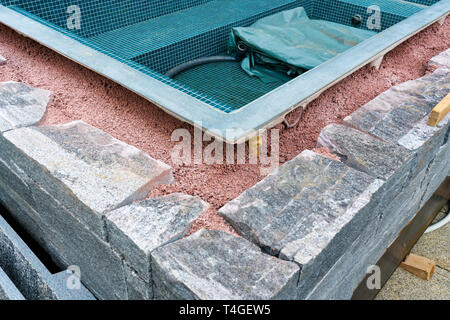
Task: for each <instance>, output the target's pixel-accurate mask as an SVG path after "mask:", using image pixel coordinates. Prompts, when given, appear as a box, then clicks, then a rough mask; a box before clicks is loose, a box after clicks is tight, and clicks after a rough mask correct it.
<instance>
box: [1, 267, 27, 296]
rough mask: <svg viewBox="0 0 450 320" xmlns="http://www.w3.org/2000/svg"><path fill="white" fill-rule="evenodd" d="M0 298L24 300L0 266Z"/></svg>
mask: <svg viewBox="0 0 450 320" xmlns="http://www.w3.org/2000/svg"><path fill="white" fill-rule="evenodd" d="M0 300H25V298H24V296H23V295H22V294H21V293H20V291H19V289H17V288H16V286H15V285H14V283H12V281H11V279H9V277H8V275H7V274H6V273H5V272H4V271H3V269H2V268H1V267H0Z"/></svg>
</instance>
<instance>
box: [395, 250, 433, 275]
mask: <svg viewBox="0 0 450 320" xmlns="http://www.w3.org/2000/svg"><path fill="white" fill-rule="evenodd" d="M400 267H402V268H403V269H405V270H406V271H409V272H411V273H412V274H414V275H416V276H418V277H420V278H422V279H424V280H430V279H431V277H432V276H433V273H434V269H435V267H436V262H434V261H433V260H430V259H427V258H425V257H421V256H418V255H416V254H412V253H411V254H410V255H409V256H408V257H407V258H406V259H405V261H404V262H402V263H401V264H400Z"/></svg>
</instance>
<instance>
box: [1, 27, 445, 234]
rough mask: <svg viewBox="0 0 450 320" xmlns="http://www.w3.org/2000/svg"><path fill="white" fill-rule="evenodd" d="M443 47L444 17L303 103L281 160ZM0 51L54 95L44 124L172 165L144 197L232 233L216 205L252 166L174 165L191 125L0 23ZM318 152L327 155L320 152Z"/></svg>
mask: <svg viewBox="0 0 450 320" xmlns="http://www.w3.org/2000/svg"><path fill="white" fill-rule="evenodd" d="M449 46H450V19H447V20H446V22H445V24H444V25H443V26H439V25H438V24H435V25H433V26H431V27H429V28H428V29H426V30H424V31H423V32H421V33H420V34H418V35H416V36H415V37H413V38H411V39H410V40H408V41H406V42H405V43H403V44H402V45H400V46H399V47H397V48H396V49H395V50H394V51H392V52H390V53H389V54H387V55H386V57H385V60H384V62H383V64H382V66H381V69H380V70H379V71H377V70H374V69H370V68H369V67H367V66H366V67H364V68H362V69H361V70H359V71H357V72H355V73H354V74H353V75H351V76H349V77H348V78H346V79H345V80H343V81H342V82H340V83H339V84H337V85H335V86H334V87H332V88H331V89H329V90H327V91H326V92H325V93H323V94H322V95H321V96H320V97H319V98H318V99H317V100H316V101H314V102H313V103H312V104H311V105H310V106H309V108H308V110H307V111H306V112H305V113H304V117H303V119H302V120H301V122H300V123H299V125H298V126H297V127H296V128H294V129H291V130H288V131H283V130H282V131H281V132H280V163H284V162H286V161H288V160H290V159H292V158H294V157H295V156H296V155H298V154H299V153H300V152H301V151H303V150H305V149H313V148H314V147H315V146H316V142H317V138H318V135H319V133H320V131H321V130H322V128H323V127H325V126H326V125H328V124H330V123H339V122H341V121H342V119H344V118H345V117H346V116H348V115H349V114H351V113H352V112H353V111H355V110H356V109H358V108H359V107H360V106H362V105H363V104H365V103H367V102H368V101H370V100H372V99H373V98H375V97H376V96H377V95H379V94H380V93H382V92H383V91H385V90H387V89H388V88H390V87H391V86H393V85H396V84H399V83H401V82H404V81H407V80H411V79H415V78H418V77H421V76H423V75H424V74H425V71H426V66H427V62H428V61H429V59H431V58H432V57H433V56H435V55H437V54H439V53H440V52H442V51H444V50H446V49H447V48H448V47H449ZM0 53H1V54H2V55H3V56H4V57H5V58H7V59H8V63H7V64H6V65H5V66H2V67H0V81H8V80H14V81H21V82H25V83H27V84H30V85H32V86H36V87H40V88H44V89H47V90H51V91H53V92H54V94H55V99H54V101H53V103H52V105H51V106H50V107H49V108H48V113H47V115H46V118H45V119H44V123H43V124H44V125H50V124H60V123H66V122H69V121H73V120H78V119H82V120H84V121H85V122H87V123H89V124H91V125H93V126H95V127H97V128H100V129H102V130H104V131H106V132H108V133H109V134H111V135H112V136H114V137H116V138H117V139H120V140H122V141H124V142H126V143H128V144H131V145H133V146H136V147H137V148H139V149H141V150H143V151H145V152H147V153H148V154H149V155H150V156H152V157H154V158H156V159H159V160H162V161H164V162H166V163H168V164H170V165H172V166H173V171H174V175H175V179H176V183H175V184H174V185H171V186H160V187H158V188H157V189H155V190H154V191H152V192H151V194H150V196H157V195H162V194H167V193H172V192H184V193H187V194H191V195H197V196H199V197H201V198H202V199H203V200H205V201H207V202H209V203H210V204H211V205H212V209H211V210H209V211H208V212H206V213H205V214H204V215H203V216H202V217H201V218H200V219H199V220H198V221H197V222H196V223H195V225H194V228H193V230H192V231H194V230H197V229H199V228H201V227H207V228H211V229H222V230H224V231H228V232H233V229H232V228H231V227H230V226H229V225H228V224H227V223H226V222H225V221H223V219H222V218H220V217H219V216H218V215H217V213H216V210H217V209H218V208H220V207H221V206H223V205H224V204H225V203H227V202H228V201H230V200H231V199H233V198H235V197H237V196H238V195H239V194H240V193H242V192H243V191H244V190H246V189H248V188H250V187H251V186H253V185H254V184H256V183H257V182H258V181H260V180H261V179H262V178H263V176H261V175H260V170H259V167H258V166H256V165H213V166H208V165H190V166H178V165H174V164H173V163H172V161H171V158H170V154H171V150H172V148H173V147H174V145H175V143H174V142H171V139H170V138H171V133H172V132H173V130H175V129H178V128H187V129H188V130H189V131H190V132H191V134H192V133H193V129H192V127H191V126H190V125H187V124H185V123H182V122H180V121H178V120H176V119H175V118H173V117H171V116H169V115H167V114H166V113H164V112H163V111H161V110H160V109H159V108H157V107H156V106H154V105H153V104H151V103H150V102H148V101H146V100H145V99H143V98H141V97H139V96H137V95H136V94H134V93H132V92H130V91H128V90H127V89H124V88H123V87H121V86H120V85H118V84H115V83H114V82H112V81H110V80H108V79H105V78H104V77H102V76H99V75H97V74H96V73H94V72H92V71H89V70H88V69H86V68H84V67H82V66H80V65H78V64H76V63H74V62H72V61H70V60H68V59H66V58H64V57H62V56H60V55H58V54H56V53H54V52H53V51H51V50H49V49H47V48H45V47H43V46H41V45H39V44H38V43H36V42H34V41H32V40H30V39H27V38H25V37H22V36H20V35H18V34H17V33H15V32H13V31H12V30H10V29H8V28H6V27H4V26H2V25H0ZM279 128H281V126H280V127H279ZM318 151H319V152H321V153H324V154H327V152H326V150H325V151H324V150H318Z"/></svg>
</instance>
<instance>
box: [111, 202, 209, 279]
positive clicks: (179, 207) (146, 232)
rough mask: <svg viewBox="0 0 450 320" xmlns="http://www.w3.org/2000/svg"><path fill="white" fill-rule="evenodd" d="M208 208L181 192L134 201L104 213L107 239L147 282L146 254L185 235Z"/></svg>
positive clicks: (206, 205) (148, 255)
mask: <svg viewBox="0 0 450 320" xmlns="http://www.w3.org/2000/svg"><path fill="white" fill-rule="evenodd" d="M208 207H209V205H208V204H207V203H205V202H204V201H202V200H201V199H200V198H198V197H192V196H189V195H185V194H181V193H176V194H171V195H168V196H163V197H159V198H154V199H147V200H143V201H138V202H134V203H132V204H130V205H127V206H123V207H121V208H119V209H116V210H113V211H111V212H109V213H108V214H106V228H107V230H108V238H109V242H110V243H111V245H112V246H113V247H114V248H116V249H117V250H118V252H120V254H121V255H123V256H124V258H125V259H126V260H127V261H129V263H130V265H131V266H132V267H133V268H134V269H135V270H136V271H137V273H138V274H139V275H140V276H141V277H142V278H143V279H144V280H145V281H151V275H150V253H151V252H152V251H153V250H155V249H156V248H158V247H160V246H162V245H164V244H167V243H169V242H172V241H174V240H178V239H180V238H182V237H183V236H184V235H186V233H187V232H188V231H189V230H190V228H191V226H192V223H193V222H194V221H195V220H196V219H197V218H198V217H199V216H200V215H201V214H202V213H203V212H205V211H206V209H207V208H208Z"/></svg>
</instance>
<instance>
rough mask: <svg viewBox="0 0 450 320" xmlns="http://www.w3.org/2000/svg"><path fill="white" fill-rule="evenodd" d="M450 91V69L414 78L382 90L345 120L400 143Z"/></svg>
mask: <svg viewBox="0 0 450 320" xmlns="http://www.w3.org/2000/svg"><path fill="white" fill-rule="evenodd" d="M449 92H450V69H438V70H437V71H435V72H434V73H433V74H430V75H427V76H425V77H423V78H420V79H416V80H411V81H408V82H405V83H402V84H400V85H397V86H395V87H392V88H391V89H389V90H387V91H385V92H384V93H382V94H380V95H379V96H378V97H376V98H375V99H373V100H372V101H370V102H369V103H367V104H366V105H364V106H362V107H361V108H359V109H358V110H356V111H355V112H353V113H352V114H351V115H350V116H348V117H347V118H345V119H344V123H345V124H347V125H349V126H352V127H354V128H357V129H359V130H362V131H364V132H368V133H370V134H372V135H374V136H377V137H379V138H381V139H383V140H385V141H388V142H392V143H396V142H397V141H398V140H399V139H400V138H401V137H402V136H404V135H405V134H407V133H408V131H409V130H411V129H412V128H413V126H414V124H415V123H417V122H419V121H421V120H422V119H423V118H424V117H425V116H427V115H428V114H429V113H430V112H431V110H432V109H433V108H434V107H435V106H436V105H437V104H438V103H439V102H440V101H441V100H442V99H443V98H444V97H445V96H446V95H447V94H448V93H449Z"/></svg>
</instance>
